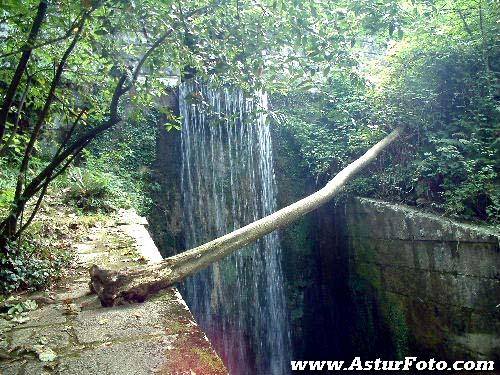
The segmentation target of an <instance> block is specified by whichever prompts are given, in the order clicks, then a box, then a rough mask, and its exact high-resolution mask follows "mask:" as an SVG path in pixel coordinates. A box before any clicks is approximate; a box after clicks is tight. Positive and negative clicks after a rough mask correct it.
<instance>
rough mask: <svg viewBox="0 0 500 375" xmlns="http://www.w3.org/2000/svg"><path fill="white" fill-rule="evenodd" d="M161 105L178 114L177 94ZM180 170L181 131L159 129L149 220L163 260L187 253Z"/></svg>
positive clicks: (151, 231) (171, 93)
mask: <svg viewBox="0 0 500 375" xmlns="http://www.w3.org/2000/svg"><path fill="white" fill-rule="evenodd" d="M162 105H163V106H164V107H166V108H170V109H171V110H172V112H173V113H174V114H176V115H178V113H179V110H178V106H179V105H178V97H177V92H176V91H172V92H170V93H167V94H165V96H164V97H163V98H162ZM164 121H165V122H166V121H167V120H166V119H164ZM181 167H182V152H181V132H180V131H178V130H171V131H167V130H166V129H165V128H164V127H162V126H160V129H159V131H158V138H157V140H156V160H155V162H154V165H153V166H152V170H153V184H152V185H153V188H152V191H151V198H152V200H153V209H152V210H151V212H149V213H148V221H149V223H150V226H149V232H150V233H151V236H152V237H153V239H154V241H155V243H156V245H157V246H158V248H159V250H160V252H161V254H162V255H163V256H164V257H168V256H171V255H174V254H177V253H178V252H180V251H183V250H185V246H184V236H183V232H182V231H183V227H182V196H181V194H182V192H181Z"/></svg>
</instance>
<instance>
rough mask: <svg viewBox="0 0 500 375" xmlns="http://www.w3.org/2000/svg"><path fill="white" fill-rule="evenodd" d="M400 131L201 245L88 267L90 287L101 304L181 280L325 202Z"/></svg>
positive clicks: (141, 296)
mask: <svg viewBox="0 0 500 375" xmlns="http://www.w3.org/2000/svg"><path fill="white" fill-rule="evenodd" d="M402 132H403V130H402V129H401V128H397V129H395V130H393V131H392V132H391V133H390V134H389V135H388V136H386V137H385V138H384V139H382V140H381V141H380V142H378V143H377V144H376V145H374V146H373V147H371V148H370V149H369V150H368V151H367V152H366V153H365V154H364V155H363V156H361V157H360V158H359V159H357V160H355V161H354V162H352V163H351V164H349V165H348V166H347V167H346V168H344V169H343V170H342V171H340V172H339V173H338V174H337V175H336V176H335V177H334V178H333V179H332V180H331V181H329V182H328V183H327V184H326V186H325V187H324V188H322V189H320V190H318V191H317V192H315V193H314V194H311V195H309V196H307V197H305V198H303V199H301V200H299V201H297V202H295V203H293V204H291V205H290V206H287V207H284V208H282V209H281V210H278V211H276V212H274V213H273V214H271V215H268V216H266V217H264V218H262V219H259V220H257V221H254V222H253V223H251V224H248V225H246V226H244V227H242V228H240V229H237V230H235V231H233V232H231V233H228V234H226V235H224V236H222V237H219V238H217V239H215V240H213V241H210V242H207V243H206V244H204V245H201V246H198V247H195V248H194V249H191V250H187V251H185V252H183V253H180V254H178V255H175V256H172V257H170V258H167V259H165V260H163V261H162V262H160V263H157V264H152V265H146V266H138V267H131V268H127V269H124V270H119V271H112V270H106V269H102V268H99V267H98V266H95V265H94V266H92V267H91V269H90V278H91V281H90V288H91V290H92V291H94V292H96V293H97V294H98V296H99V298H100V300H101V303H102V305H103V306H113V305H117V304H121V303H124V302H142V301H144V300H145V299H146V298H148V297H149V296H150V295H153V294H155V293H158V292H159V291H161V290H163V289H166V288H168V287H169V286H171V285H173V284H175V283H177V282H179V281H182V280H183V279H185V278H186V277H188V276H190V275H192V274H194V273H196V272H198V271H199V270H202V269H204V268H206V267H208V266H209V265H210V264H212V263H214V262H217V261H219V260H221V259H223V258H225V257H226V256H228V255H230V254H231V253H233V252H234V251H236V250H238V249H240V248H242V247H244V246H246V245H248V244H250V243H252V242H254V241H256V240H258V239H259V238H261V237H263V236H265V235H266V234H268V233H270V232H272V231H274V230H276V229H278V228H281V227H284V226H286V225H288V224H290V223H291V222H293V221H295V220H297V219H299V218H300V217H302V216H304V215H305V214H306V213H308V212H310V211H312V210H314V209H316V208H318V207H320V206H321V205H323V204H324V203H326V202H328V201H329V200H330V199H331V198H333V196H335V195H336V194H337V193H338V192H339V191H340V190H341V189H342V188H343V187H344V186H345V184H346V183H347V182H348V181H349V180H350V179H352V178H353V176H354V175H355V174H356V173H357V172H359V171H360V170H361V169H363V168H364V167H365V166H366V165H368V164H369V163H370V162H372V161H373V160H375V159H376V158H377V156H378V155H379V154H380V153H381V152H382V151H383V150H384V149H385V148H387V146H389V145H390V144H391V143H392V142H393V141H394V140H396V139H397V138H398V137H399V136H400V135H401V134H402Z"/></svg>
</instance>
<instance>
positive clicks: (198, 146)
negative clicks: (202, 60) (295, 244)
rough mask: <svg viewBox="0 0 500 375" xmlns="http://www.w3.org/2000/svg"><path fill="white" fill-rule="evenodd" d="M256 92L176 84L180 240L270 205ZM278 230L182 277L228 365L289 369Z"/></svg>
mask: <svg viewBox="0 0 500 375" xmlns="http://www.w3.org/2000/svg"><path fill="white" fill-rule="evenodd" d="M265 109H267V97H266V95H265V94H259V95H255V96H254V97H253V98H247V97H245V96H244V95H243V93H242V92H241V91H240V90H233V89H227V88H226V89H221V90H214V89H210V88H208V87H207V85H202V84H199V83H194V82H189V83H184V84H183V85H182V86H181V89H180V111H181V116H182V117H183V127H182V188H183V189H182V190H183V205H184V206H183V212H184V220H185V225H186V230H185V235H186V245H187V247H188V248H191V247H194V246H196V245H200V244H202V243H204V242H206V241H208V240H211V239H214V238H216V237H218V236H221V235H224V234H226V233H227V232H229V231H232V230H235V229H237V228H239V227H241V226H243V225H246V224H248V223H250V222H252V221H254V220H256V219H259V218H261V217H263V216H266V215H268V214H269V213H271V212H273V211H275V209H276V182H275V179H274V171H273V157H272V148H271V136H270V132H269V127H268V126H267V125H266V114H265V112H264V110H265ZM280 259H281V248H280V243H279V239H278V235H277V233H271V234H269V235H267V236H266V237H264V238H263V239H261V240H260V241H258V242H257V243H256V244H253V245H250V246H247V247H246V248H245V249H242V250H240V251H238V252H237V253H235V254H233V255H232V256H230V257H228V258H226V259H224V260H222V261H220V262H219V263H217V264H214V265H213V266H212V267H210V268H209V269H207V270H205V271H202V272H200V273H198V274H197V275H196V276H194V277H191V278H190V279H189V280H187V281H186V282H185V285H184V293H185V297H186V299H187V301H188V304H189V305H190V307H191V310H192V311H193V313H194V315H195V317H196V319H197V320H198V322H199V323H200V325H201V326H202V328H203V329H204V330H205V332H206V333H207V335H208V336H209V338H210V340H211V341H212V343H213V344H214V346H215V348H216V350H217V352H218V353H219V354H220V355H221V356H222V357H223V359H224V361H225V363H226V365H227V367H228V369H229V371H230V373H231V374H234V375H240V374H266V375H267V374H272V375H275V374H276V375H283V374H286V373H288V372H289V370H288V366H289V356H290V338H289V331H288V323H287V317H286V316H287V314H286V308H285V298H284V291H283V277H282V272H281V265H280Z"/></svg>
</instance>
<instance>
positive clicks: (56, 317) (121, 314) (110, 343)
mask: <svg viewBox="0 0 500 375" xmlns="http://www.w3.org/2000/svg"><path fill="white" fill-rule="evenodd" d="M75 220H76V221H78V220H80V219H79V218H78V217H75ZM146 224H147V223H146V221H145V219H144V218H141V217H139V216H137V215H136V214H135V213H134V212H132V211H121V212H120V213H119V216H118V217H117V218H116V219H115V220H114V221H113V222H110V223H99V224H98V225H95V226H94V227H93V228H91V232H90V233H88V235H87V236H85V238H86V239H87V240H86V241H85V242H82V243H78V244H74V248H75V252H76V253H77V256H78V262H77V267H76V268H75V269H74V270H72V272H71V275H70V276H68V277H67V278H66V279H65V280H62V281H61V282H60V283H59V284H58V286H57V287H56V288H55V289H54V290H53V291H52V293H51V294H50V299H46V300H48V304H43V305H41V306H39V308H37V309H36V310H34V311H31V312H29V314H27V316H26V318H27V321H26V322H25V323H22V324H15V323H12V322H10V321H2V319H0V339H2V341H1V342H2V347H4V348H5V349H6V350H5V351H4V352H3V355H2V356H1V357H0V374H2V375H11V374H12V375H14V374H15V375H35V374H60V375H73V374H75V375H77V374H78V375H116V374H134V375H147V374H163V375H183V374H186V375H193V374H198V375H201V374H203V375H205V374H207V375H222V374H227V370H226V369H225V367H224V365H223V363H222V361H221V359H220V358H219V357H218V355H217V354H216V353H215V352H214V350H213V349H212V346H211V344H210V342H209V341H208V339H207V338H206V336H205V334H204V333H203V332H202V331H201V330H200V328H199V327H198V325H197V324H196V322H195V321H194V318H193V316H192V314H191V312H190V311H189V309H188V307H187V306H186V304H185V302H184V301H183V299H182V297H181V295H180V294H179V292H178V291H177V290H176V289H175V288H170V289H168V290H166V291H165V292H164V293H163V294H161V295H159V296H157V297H155V298H153V299H151V300H149V301H147V302H145V303H141V304H131V305H126V306H117V307H113V308H102V307H101V306H100V303H99V301H98V300H97V297H96V296H95V295H91V294H89V288H88V285H87V283H88V267H89V266H90V265H91V264H93V263H97V264H100V265H104V266H108V267H114V268H119V267H123V266H129V265H137V264H140V263H145V262H158V261H160V260H161V256H160V253H159V252H158V249H157V248H156V246H155V245H154V243H153V241H152V240H151V238H150V237H149V234H148V232H147V229H146V227H145V225H146ZM75 225H76V226H78V225H80V224H79V223H78V222H77V223H75ZM27 298H35V295H33V296H27ZM37 345H38V346H37ZM0 349H1V347H0ZM37 350H38V352H40V350H42V351H47V350H50V351H52V352H53V353H55V354H56V357H55V358H54V359H53V360H50V361H46V362H44V361H42V360H41V357H40V356H39V353H38V352H37Z"/></svg>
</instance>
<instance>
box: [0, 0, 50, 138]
mask: <svg viewBox="0 0 500 375" xmlns="http://www.w3.org/2000/svg"><path fill="white" fill-rule="evenodd" d="M46 12H47V0H41V1H40V3H39V4H38V10H37V13H36V16H35V19H34V20H33V25H32V26H31V31H30V34H29V36H28V40H27V42H26V46H25V48H24V49H23V50H24V51H23V54H22V55H21V58H20V59H19V63H18V64H17V68H16V71H15V73H14V76H13V77H12V80H11V81H10V85H9V87H8V89H7V93H6V94H5V97H4V100H3V103H2V108H1V109H0V145H1V144H2V139H3V135H4V133H5V125H6V123H7V116H8V114H9V109H10V106H11V105H12V101H13V100H14V96H15V95H16V91H17V87H18V86H19V83H20V82H21V78H22V77H23V74H24V71H25V70H26V66H27V65H28V60H29V59H30V56H31V51H32V49H33V45H34V43H35V41H36V39H37V37H38V32H39V31H40V27H41V26H42V22H43V19H44V18H45V13H46Z"/></svg>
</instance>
